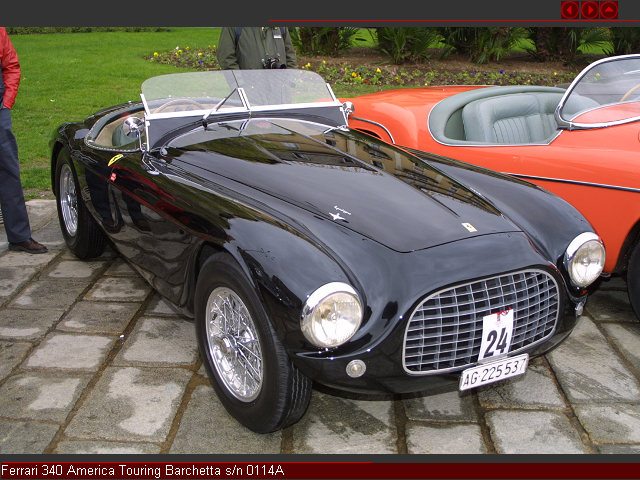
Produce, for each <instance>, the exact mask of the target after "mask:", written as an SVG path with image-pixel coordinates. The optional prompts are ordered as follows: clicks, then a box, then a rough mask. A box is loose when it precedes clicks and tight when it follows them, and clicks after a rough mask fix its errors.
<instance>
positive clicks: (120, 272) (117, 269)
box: [104, 258, 138, 277]
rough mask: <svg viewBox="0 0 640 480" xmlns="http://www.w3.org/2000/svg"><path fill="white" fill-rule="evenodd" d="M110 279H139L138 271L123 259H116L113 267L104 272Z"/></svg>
mask: <svg viewBox="0 0 640 480" xmlns="http://www.w3.org/2000/svg"><path fill="white" fill-rule="evenodd" d="M104 274H105V275H107V276H110V277H137V276H138V274H137V273H136V271H135V270H134V269H133V268H132V267H131V265H129V264H128V263H127V262H126V261H125V260H123V259H122V258H116V259H115V260H114V261H113V263H112V264H111V266H110V267H109V268H108V269H107V271H106V272H104Z"/></svg>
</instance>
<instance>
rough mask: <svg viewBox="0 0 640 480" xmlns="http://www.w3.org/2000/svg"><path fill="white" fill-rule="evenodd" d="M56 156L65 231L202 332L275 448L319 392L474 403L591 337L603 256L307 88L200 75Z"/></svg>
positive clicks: (230, 396)
mask: <svg viewBox="0 0 640 480" xmlns="http://www.w3.org/2000/svg"><path fill="white" fill-rule="evenodd" d="M141 100H142V101H141V102H136V103H131V102H130V103H127V104H123V105H118V106H115V107H111V108H108V109H105V110H102V111H100V112H98V113H96V114H95V115H92V116H90V117H88V118H87V119H85V120H84V121H82V122H77V123H66V124H64V125H62V126H60V127H59V129H58V130H57V131H56V134H55V136H54V138H53V139H52V143H51V146H52V164H51V171H52V183H53V190H54V193H55V195H56V198H57V206H58V213H59V217H60V225H61V228H62V232H63V235H64V238H65V240H66V242H67V245H68V246H69V248H70V249H71V250H72V251H73V252H74V253H75V254H76V255H77V256H78V257H80V258H90V257H94V256H96V255H99V254H100V253H101V252H102V251H103V248H104V246H105V242H106V241H107V240H108V241H111V242H112V243H113V244H114V245H115V247H116V248H117V250H118V251H119V252H120V253H121V255H122V256H123V257H124V258H125V259H126V260H127V261H129V262H130V263H131V265H133V266H134V267H135V268H136V269H137V271H138V272H139V273H140V274H141V275H142V276H143V277H144V278H145V279H146V280H147V281H148V282H149V283H150V284H151V285H152V286H153V287H154V288H155V289H156V290H157V291H158V292H160V293H161V294H162V295H163V296H164V297H166V298H167V299H168V300H170V301H171V302H173V303H174V304H176V305H177V306H179V307H181V308H182V309H183V310H184V311H185V313H186V314H187V315H189V316H192V317H194V318H195V322H196V331H197V337H198V338H197V340H198V344H199V347H200V352H201V355H202V358H203V361H204V363H205V365H206V368H207V371H208V373H209V376H210V377H211V381H212V384H213V386H214V388H215V390H216V392H217V393H218V395H219V397H220V399H221V401H222V403H223V404H224V405H225V407H226V408H227V410H228V411H229V412H230V413H231V414H232V415H233V416H234V417H236V418H237V419H238V420H239V421H240V422H241V423H243V424H244V425H246V426H247V427H249V428H250V429H252V430H254V431H257V432H268V431H273V430H276V429H279V428H283V427H285V426H287V425H290V424H292V423H293V422H295V421H297V420H298V419H299V418H300V417H301V416H302V415H303V414H304V412H305V409H306V407H307V405H308V402H309V399H310V396H311V382H312V380H314V381H317V382H320V383H323V384H325V385H329V386H331V387H334V388H339V389H343V390H350V391H356V392H380V391H385V392H400V393H402V392H416V391H425V390H427V389H429V388H430V387H441V386H444V385H448V384H449V385H450V384H452V383H454V384H457V388H459V389H460V390H467V389H470V388H474V387H478V386H481V385H486V384H488V383H492V382H494V381H497V380H502V379H505V378H509V377H513V376H515V375H519V374H522V373H524V372H525V369H526V367H527V362H528V359H529V357H530V356H535V355H540V354H542V353H544V352H546V351H548V350H549V349H551V348H553V347H555V346H556V345H558V343H559V342H561V341H562V340H563V339H564V338H565V337H566V336H567V335H568V334H569V332H570V331H571V329H572V328H573V326H574V325H575V322H576V318H577V316H579V315H580V313H581V311H582V308H583V306H584V303H585V300H586V293H587V291H586V288H587V287H588V286H589V285H590V284H591V283H592V282H594V281H595V280H596V279H597V278H598V276H599V275H600V273H601V270H602V265H603V263H604V256H605V253H604V248H603V246H602V243H601V241H600V239H599V237H598V236H597V235H596V234H595V233H594V232H593V230H592V228H591V226H590V225H589V224H588V222H587V221H586V220H585V219H584V218H583V217H582V216H581V215H580V214H579V213H578V212H577V211H576V210H575V209H574V208H573V207H571V206H570V205H569V204H568V203H566V202H565V201H563V200H561V199H560V198H558V197H556V196H554V195H552V194H550V193H548V192H547V191H545V190H542V189H540V188H538V187H535V186H533V185H531V184H528V183H525V182H522V181H519V180H514V179H512V178H509V177H506V176H504V175H501V174H498V173H495V172H491V171H488V170H484V169H481V168H478V167H473V166H470V165H468V164H463V163H458V162H456V161H454V160H451V159H448V158H444V157H439V156H434V155H430V154H428V153H424V152H420V151H415V150H407V149H400V148H396V147H393V146H390V145H388V144H385V143H383V142H381V141H380V140H378V139H376V138H373V137H370V136H367V135H365V134H362V133H359V132H356V131H351V130H349V129H348V128H346V127H345V125H346V124H347V120H346V112H347V110H348V109H349V105H348V104H345V105H342V104H341V103H340V102H339V101H337V99H336V98H335V96H334V95H333V92H332V91H331V88H330V87H329V86H328V85H326V84H325V82H324V81H323V80H322V79H321V77H319V76H318V75H316V74H315V73H312V72H307V71H303V70H255V71H224V72H222V71H215V72H213V71H212V72H198V73H181V74H172V75H163V76H159V77H155V78H151V79H149V80H147V81H146V82H144V83H143V85H142V95H141Z"/></svg>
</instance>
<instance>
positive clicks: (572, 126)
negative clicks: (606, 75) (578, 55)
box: [554, 54, 640, 130]
mask: <svg viewBox="0 0 640 480" xmlns="http://www.w3.org/2000/svg"><path fill="white" fill-rule="evenodd" d="M632 58H635V59H640V55H638V54H629V55H618V56H615V57H606V58H602V59H600V60H598V61H596V62H593V63H591V64H589V65H587V66H586V67H585V68H584V69H583V70H582V71H581V72H580V73H579V74H578V75H577V76H576V77H575V78H574V79H573V82H571V85H569V87H568V88H567V91H566V92H565V94H564V95H563V96H562V98H561V99H560V103H558V106H557V107H556V110H555V112H554V117H555V119H556V123H557V124H558V126H559V127H560V128H563V129H567V130H589V129H594V128H606V127H614V126H617V125H624V124H626V123H632V122H636V121H638V120H640V116H636V117H633V118H628V119H623V120H616V121H612V122H603V123H579V122H574V121H572V120H567V119H565V118H563V117H562V108H563V107H564V104H565V103H566V102H567V99H568V98H569V96H570V95H571V93H573V91H574V90H575V88H576V86H577V85H578V83H580V81H581V80H582V79H583V78H584V77H585V75H586V74H587V73H589V72H590V71H591V70H593V68H594V67H597V66H598V65H601V64H603V63H609V62H616V61H618V60H628V59H632ZM618 103H620V102H618ZM618 103H610V104H608V105H599V106H597V107H594V108H590V109H588V110H585V111H584V112H580V114H581V115H582V114H583V113H586V112H590V111H592V110H596V109H598V108H602V107H606V106H610V105H617V104H618Z"/></svg>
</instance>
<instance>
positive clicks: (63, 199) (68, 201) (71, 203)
mask: <svg viewBox="0 0 640 480" xmlns="http://www.w3.org/2000/svg"><path fill="white" fill-rule="evenodd" d="M59 187H60V188H59V192H58V198H59V199H58V201H59V202H60V211H61V213H62V221H63V222H64V228H65V229H66V230H67V233H68V234H69V236H71V237H74V236H75V235H76V233H77V231H78V197H77V195H76V184H75V181H74V179H73V172H72V171H71V168H69V165H66V164H65V165H63V166H62V170H61V172H60V185H59Z"/></svg>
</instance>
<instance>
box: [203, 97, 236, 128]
mask: <svg viewBox="0 0 640 480" xmlns="http://www.w3.org/2000/svg"><path fill="white" fill-rule="evenodd" d="M236 90H237V88H234V89H233V90H231V92H230V93H229V95H227V96H226V97H224V98H223V99H222V100H220V101H219V102H218V103H216V104H215V105H214V107H213V108H212V109H211V110H209V111H208V112H207V113H205V114H204V116H203V117H202V124H203V125H204V126H205V127H206V126H207V125H208V124H207V119H208V118H209V117H210V116H211V114H212V113H214V112H217V111H218V109H219V108H220V107H221V106H222V104H223V103H224V102H226V101H227V100H229V98H230V97H231V95H233V94H234V93H236Z"/></svg>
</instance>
